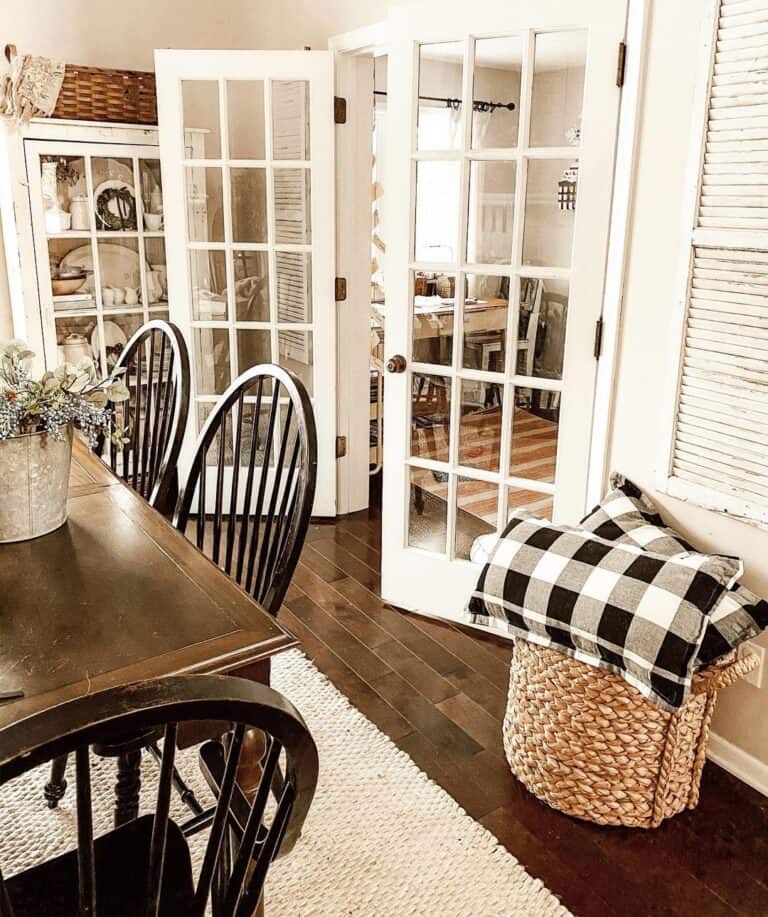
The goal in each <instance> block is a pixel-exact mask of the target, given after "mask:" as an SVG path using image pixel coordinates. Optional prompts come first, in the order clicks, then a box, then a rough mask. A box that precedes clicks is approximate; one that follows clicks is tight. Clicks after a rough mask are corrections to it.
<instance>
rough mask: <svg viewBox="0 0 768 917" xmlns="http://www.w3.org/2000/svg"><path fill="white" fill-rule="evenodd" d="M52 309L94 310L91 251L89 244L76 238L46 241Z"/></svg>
mask: <svg viewBox="0 0 768 917" xmlns="http://www.w3.org/2000/svg"><path fill="white" fill-rule="evenodd" d="M48 263H49V265H50V270H51V284H52V287H51V293H52V294H53V308H54V309H55V310H56V311H57V312H58V311H62V312H63V311H69V310H70V309H79V310H83V309H95V308H96V299H95V296H94V289H95V287H94V275H93V252H92V249H91V243H90V240H89V241H87V242H86V241H84V239H83V238H82V236H80V237H77V238H64V239H62V238H56V239H48Z"/></svg>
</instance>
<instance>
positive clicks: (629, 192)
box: [328, 0, 649, 512]
mask: <svg viewBox="0 0 768 917" xmlns="http://www.w3.org/2000/svg"><path fill="white" fill-rule="evenodd" d="M648 8H649V0H629V2H628V11H627V25H626V32H625V36H626V37H625V42H626V48H627V53H626V65H625V74H624V86H623V90H622V94H621V102H620V108H619V126H618V135H617V142H616V163H615V172H614V183H613V194H612V204H611V218H610V230H609V241H608V253H607V258H606V272H605V283H604V292H603V303H602V320H603V328H602V353H601V357H600V360H599V363H598V370H597V377H596V382H595V386H596V387H595V406H594V412H593V422H592V433H591V442H590V458H589V467H588V478H587V503H588V505H592V504H594V503H597V502H598V501H599V499H600V498H601V496H602V494H603V490H604V487H605V484H606V481H607V477H608V473H609V468H608V461H609V457H610V448H611V435H612V426H613V411H614V406H615V381H616V370H617V366H618V350H619V341H620V332H621V308H622V299H623V294H624V280H625V276H626V263H627V256H628V247H629V228H630V221H631V215H632V198H633V192H634V174H635V160H636V152H637V136H638V133H639V120H640V113H641V105H642V80H643V75H644V70H645V55H646V33H647V25H648V18H649V17H648ZM389 43H390V23H389V21H387V20H385V21H383V22H379V23H376V24H374V25H371V26H365V27H364V28H361V29H355V30H353V31H351V32H346V33H344V34H341V35H337V36H334V37H333V38H331V39H330V41H329V42H328V47H329V49H330V50H331V51H333V52H334V54H335V58H336V69H337V73H340V72H342V70H343V67H344V66H345V63H344V62H346V61H349V59H350V58H351V59H353V60H354V58H358V59H359V58H360V57H363V58H365V57H370V56H377V55H380V54H386V53H387V50H388V46H389ZM337 86H338V87H339V88H341V86H342V84H340V83H337ZM337 91H338V90H337ZM349 101H350V102H352V101H354V97H353V98H352V99H350V100H349ZM357 101H362V100H359V99H358V100H357ZM349 110H350V105H348V111H349ZM369 142H370V140H369ZM359 155H361V154H360V150H359V147H354V146H353V144H351V143H349V144H342V143H339V144H337V174H338V175H345V176H349V175H351V174H352V172H351V171H350V170H351V169H352V168H353V163H354V158H355V157H356V156H359ZM357 187H358V189H359V190H358V194H359V195H362V200H354V198H352V199H350V201H348V202H347V204H346V207H345V205H344V204H343V203H341V202H340V204H339V205H338V206H337V234H338V238H339V239H344V238H347V237H349V236H350V235H351V234H352V233H354V232H355V231H359V229H357V230H356V227H359V226H360V225H361V224H360V222H359V220H360V214H361V212H364V213H365V214H366V215H367V217H368V218H370V200H369V190H368V184H365V185H362V183H361V184H359V185H357ZM366 239H367V237H366ZM358 257H360V262H358V263H357V264H353V263H350V262H349V261H347V262H346V263H345V270H346V276H347V277H348V279H349V277H350V276H354V275H355V274H357V275H358V276H363V277H367V274H368V273H369V270H368V269H369V261H370V254H369V249H368V248H367V247H366V249H365V254H364V255H363V256H358ZM363 311H365V316H366V338H365V340H366V341H367V310H362V309H360V310H358V309H354V310H343V309H342V310H340V312H339V316H338V322H339V340H340V341H342V340H346V341H348V342H350V344H351V345H352V347H355V346H356V347H357V348H358V349H362V347H361V345H360V343H357V342H358V341H359V339H358V338H357V337H356V335H357V334H360V333H361V324H360V322H359V319H360V313H362V312H363ZM366 354H367V348H366ZM339 355H340V357H341V351H340V354H339ZM358 378H359V375H356V374H355V367H354V366H353V365H352V364H351V363H349V362H348V361H345V360H343V359H341V358H340V360H339V378H338V383H339V392H340V394H341V393H342V392H344V391H345V390H350V389H351V387H352V386H354V384H355V379H358ZM352 390H353V389H352ZM342 411H343V408H342V402H341V401H340V403H339V417H340V422H341V417H342V416H343V414H342ZM340 429H341V428H340ZM349 429H350V432H351V430H352V428H351V427H350V428H349ZM364 432H365V436H366V442H367V436H368V424H367V421H366V423H365V431H364ZM366 456H367V451H366ZM361 479H362V471H361V467H360V466H359V465H355V466H352V465H351V463H347V465H346V466H345V467H343V466H341V465H340V468H339V511H340V512H345V511H346V512H351V511H353V510H354V509H359V508H362V506H363V505H367V501H366V503H365V504H361V505H359V506H358V505H348V504H347V508H346V509H342V506H343V505H345V504H344V503H343V498H342V496H341V495H342V494H343V493H344V492H345V491H346V492H347V493H351V492H352V491H354V490H356V491H357V492H358V493H360V492H361V487H360V481H361ZM355 482H356V483H355ZM365 482H366V484H365V486H366V487H367V458H366V459H365Z"/></svg>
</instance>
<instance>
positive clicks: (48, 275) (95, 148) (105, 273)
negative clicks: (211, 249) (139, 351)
mask: <svg viewBox="0 0 768 917" xmlns="http://www.w3.org/2000/svg"><path fill="white" fill-rule="evenodd" d="M27 157H28V163H29V167H30V169H29V171H30V176H31V189H30V190H31V203H32V213H33V219H34V222H35V232H36V236H37V237H38V238H40V239H41V241H42V240H44V242H43V244H44V246H45V251H46V254H47V258H40V259H39V260H38V282H39V288H40V294H41V302H42V305H43V309H42V312H43V321H44V326H45V333H44V338H45V341H46V363H47V365H48V366H49V367H54V366H56V365H58V363H61V362H64V361H68V362H77V360H78V359H79V358H80V357H83V356H89V357H92V358H93V359H94V360H95V361H96V363H97V365H98V366H99V369H100V371H101V372H102V374H107V373H108V372H110V371H111V369H112V367H113V366H114V365H115V363H116V362H117V359H118V358H119V356H120V354H121V352H122V350H123V348H124V347H125V345H126V343H127V342H128V340H129V339H130V338H131V336H132V335H133V333H134V332H135V331H137V330H138V329H139V328H140V327H141V326H142V325H143V324H144V322H146V321H147V320H149V319H150V318H168V296H167V272H166V265H165V238H164V225H163V185H162V176H161V173H160V160H159V157H158V151H157V148H156V147H148V146H138V145H137V146H130V145H125V144H121V145H118V144H108V145H105V144H97V143H93V144H89V143H76V142H72V143H59V142H48V141H28V142H27Z"/></svg>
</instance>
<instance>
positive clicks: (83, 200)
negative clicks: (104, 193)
mask: <svg viewBox="0 0 768 917" xmlns="http://www.w3.org/2000/svg"><path fill="white" fill-rule="evenodd" d="M69 213H70V215H71V218H72V220H71V225H72V229H79V230H84V229H85V230H87V229H90V228H91V223H90V216H91V215H90V211H89V208H88V198H87V197H86V196H85V195H80V194H79V195H76V196H75V197H73V198H72V202H71V204H70V206H69Z"/></svg>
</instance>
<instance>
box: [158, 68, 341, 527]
mask: <svg viewBox="0 0 768 917" xmlns="http://www.w3.org/2000/svg"><path fill="white" fill-rule="evenodd" d="M155 68H156V76H157V94H158V120H159V134H160V156H161V161H162V168H163V187H164V191H165V198H164V218H165V224H166V240H167V247H168V292H169V303H170V317H171V321H173V322H175V323H176V324H178V325H179V327H180V328H181V329H182V331H183V333H184V335H185V337H186V340H187V343H188V345H189V350H190V359H191V364H192V408H191V418H190V424H189V425H188V430H187V436H186V438H185V441H184V446H183V449H182V456H181V465H182V479H183V476H184V474H185V473H186V470H187V468H188V467H189V462H190V459H191V455H192V450H193V448H194V443H195V439H196V435H197V433H198V431H199V430H200V428H201V427H202V425H203V423H204V421H205V418H206V417H207V415H208V414H209V413H210V411H211V410H212V408H213V406H214V404H215V403H216V401H217V399H218V398H219V397H220V395H221V394H222V393H223V392H224V391H226V389H227V388H228V386H229V385H230V384H231V383H232V382H233V381H234V380H235V379H236V378H237V376H238V375H239V374H240V373H242V372H243V371H244V370H245V369H247V368H248V367H250V366H254V365H256V364H259V363H269V362H273V363H279V364H280V365H282V366H284V367H286V368H287V369H290V370H292V371H293V372H295V373H296V375H298V376H299V378H300V379H301V380H302V381H303V382H304V384H305V386H306V387H307V390H308V391H309V394H310V396H311V398H312V402H313V405H314V410H315V419H316V423H317V433H318V480H317V492H316V498H315V505H314V508H313V513H314V514H315V515H319V516H329V515H330V516H332V515H335V512H336V468H335V435H336V356H335V347H336V338H335V327H336V325H335V303H334V264H335V257H334V244H335V235H334V154H333V131H334V126H333V62H332V57H331V55H330V54H329V53H328V52H323V51H156V52H155ZM246 400H253V399H249V398H247V399H246ZM262 405H263V407H262V410H263V411H264V412H265V413H267V414H268V412H269V407H270V406H269V403H265V402H264V400H262ZM279 416H280V414H278V418H279ZM279 422H280V421H279V419H278V423H279ZM264 426H266V424H265V425H264ZM230 435H231V434H230ZM276 436H279V430H278V431H277V432H276ZM226 446H229V448H228V449H227V452H229V454H230V455H231V444H225V447H226ZM211 491H212V487H209V488H208V489H207V492H208V493H209V494H210V493H211Z"/></svg>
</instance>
